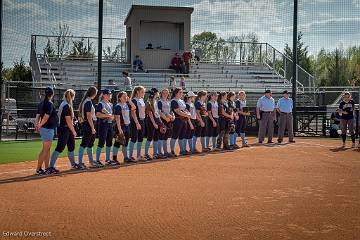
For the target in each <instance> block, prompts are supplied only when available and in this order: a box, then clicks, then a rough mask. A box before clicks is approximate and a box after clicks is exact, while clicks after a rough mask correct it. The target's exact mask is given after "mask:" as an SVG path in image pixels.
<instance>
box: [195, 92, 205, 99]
mask: <svg viewBox="0 0 360 240" xmlns="http://www.w3.org/2000/svg"><path fill="white" fill-rule="evenodd" d="M206 94H207V92H206V91H204V90H202V91H200V92H198V93H197V98H196V100H199V99H200V98H201V97H203V96H206Z"/></svg>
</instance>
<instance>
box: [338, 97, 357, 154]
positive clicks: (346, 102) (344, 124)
mask: <svg viewBox="0 0 360 240" xmlns="http://www.w3.org/2000/svg"><path fill="white" fill-rule="evenodd" d="M354 110H355V102H354V101H353V100H352V99H351V94H350V93H349V92H345V93H344V94H343V100H342V101H341V103H340V105H339V110H338V111H339V113H340V115H341V120H340V125H341V138H342V142H343V145H342V146H343V147H345V146H346V144H345V142H346V133H347V130H348V129H349V133H350V135H351V141H352V148H354V147H355V117H354Z"/></svg>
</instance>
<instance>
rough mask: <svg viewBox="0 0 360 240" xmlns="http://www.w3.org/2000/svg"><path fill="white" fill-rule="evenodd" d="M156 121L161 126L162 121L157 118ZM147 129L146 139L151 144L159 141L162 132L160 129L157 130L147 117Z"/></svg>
mask: <svg viewBox="0 0 360 240" xmlns="http://www.w3.org/2000/svg"><path fill="white" fill-rule="evenodd" d="M154 120H155V122H156V124H158V125H159V124H160V119H158V118H155V119H154ZM159 127H160V126H159ZM145 128H146V139H147V140H148V141H149V142H151V141H158V140H159V138H160V130H159V128H158V129H155V127H154V125H153V124H152V122H151V120H150V118H149V117H147V118H146V120H145Z"/></svg>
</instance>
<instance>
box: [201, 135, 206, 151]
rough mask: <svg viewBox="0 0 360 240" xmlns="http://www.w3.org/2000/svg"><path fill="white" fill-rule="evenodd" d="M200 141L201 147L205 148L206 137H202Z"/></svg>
mask: <svg viewBox="0 0 360 240" xmlns="http://www.w3.org/2000/svg"><path fill="white" fill-rule="evenodd" d="M200 143H201V147H202V148H203V149H204V148H206V146H205V137H200Z"/></svg>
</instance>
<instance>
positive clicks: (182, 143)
mask: <svg viewBox="0 0 360 240" xmlns="http://www.w3.org/2000/svg"><path fill="white" fill-rule="evenodd" d="M180 142H181V152H185V151H186V139H185V138H184V139H181V140H180Z"/></svg>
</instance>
